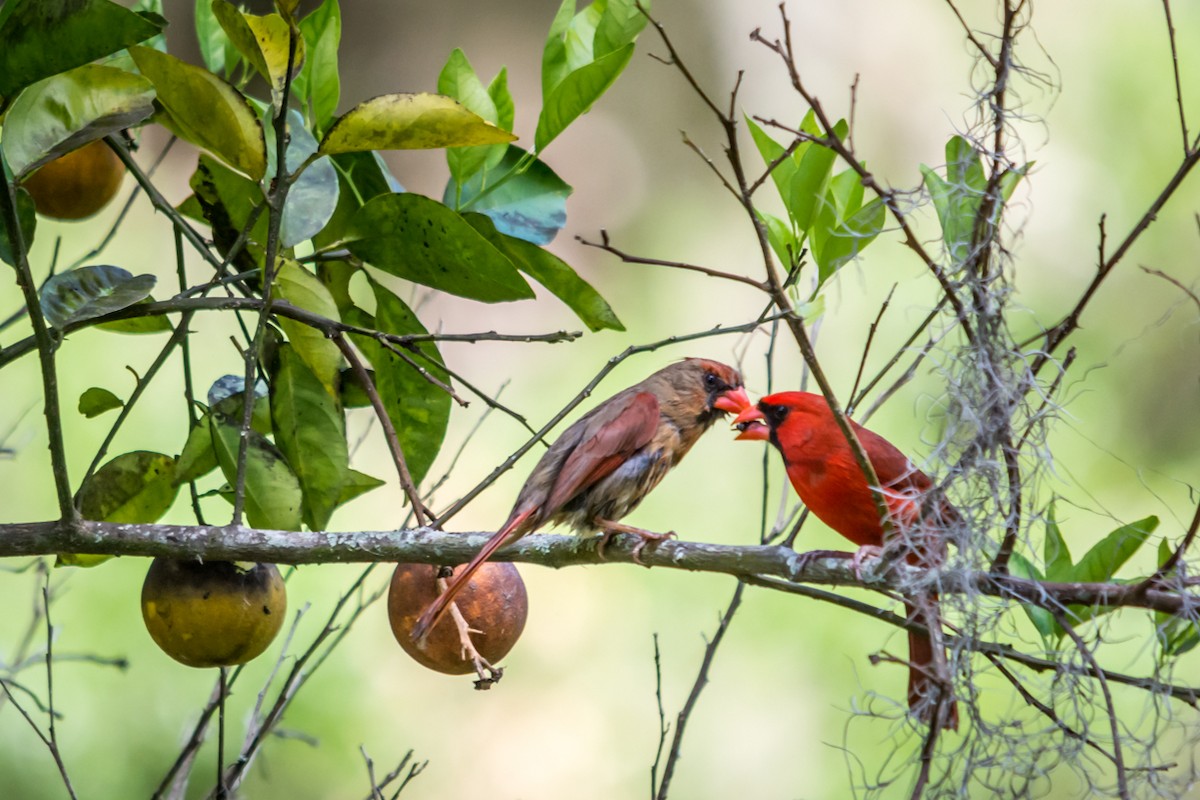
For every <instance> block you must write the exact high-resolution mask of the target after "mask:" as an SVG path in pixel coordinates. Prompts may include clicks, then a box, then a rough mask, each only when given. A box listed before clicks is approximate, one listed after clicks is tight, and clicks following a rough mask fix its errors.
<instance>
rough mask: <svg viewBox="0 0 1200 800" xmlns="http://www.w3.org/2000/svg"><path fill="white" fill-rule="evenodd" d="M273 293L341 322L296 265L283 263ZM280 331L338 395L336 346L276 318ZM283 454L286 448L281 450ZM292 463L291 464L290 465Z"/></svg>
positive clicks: (321, 289) (315, 282)
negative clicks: (281, 330)
mask: <svg viewBox="0 0 1200 800" xmlns="http://www.w3.org/2000/svg"><path fill="white" fill-rule="evenodd" d="M275 292H276V294H277V296H278V297H279V299H281V300H286V301H287V302H289V303H291V304H292V305H294V306H296V307H297V308H302V309H304V310H305V311H311V312H313V313H314V314H319V315H320V316H322V317H325V318H326V319H330V320H333V321H335V322H336V321H340V319H341V315H340V314H339V313H338V308H337V303H335V302H334V300H333V296H332V295H331V294H330V293H329V290H328V289H326V288H325V286H324V284H322V283H321V281H320V280H319V279H318V278H317V276H316V275H314V274H312V273H311V272H309V271H308V270H307V269H305V268H304V267H303V266H301V265H300V264H298V263H296V262H295V261H282V262H281V263H280V266H279V269H278V271H277V272H276V273H275ZM276 319H277V321H278V323H279V327H281V328H283V332H284V333H285V334H287V337H288V341H290V342H291V343H292V345H293V346H294V347H295V351H296V354H297V355H298V356H299V357H300V358H301V359H303V361H304V362H305V363H306V364H308V367H309V369H310V370H312V373H313V374H314V375H315V376H316V377H317V379H318V380H319V381H320V383H321V384H322V385H323V386H324V387H325V389H326V391H328V392H329V393H330V394H331V395H333V394H335V393H336V391H337V377H338V367H339V366H341V363H342V353H341V351H340V350H338V347H337V345H336V344H334V343H333V342H332V341H330V340H329V339H328V338H326V336H325V334H324V333H323V332H321V331H319V330H317V329H316V328H311V327H309V326H308V325H305V324H303V323H300V322H296V321H295V320H292V319H288V318H287V317H283V316H280V317H277V318H276ZM284 452H285V453H286V452H287V450H286V448H285V449H284ZM292 463H294V462H292Z"/></svg>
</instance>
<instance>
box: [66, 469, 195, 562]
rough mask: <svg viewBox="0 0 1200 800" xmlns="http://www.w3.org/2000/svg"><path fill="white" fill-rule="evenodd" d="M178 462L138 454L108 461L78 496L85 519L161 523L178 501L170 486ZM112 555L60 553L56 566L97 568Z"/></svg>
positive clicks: (80, 509)
mask: <svg viewBox="0 0 1200 800" xmlns="http://www.w3.org/2000/svg"><path fill="white" fill-rule="evenodd" d="M174 465H175V459H173V458H171V457H170V456H167V455H163V454H162V453H151V452H147V451H135V452H132V453H125V454H123V455H119V456H117V457H116V458H114V459H113V460H112V461H109V462H108V463H107V464H105V465H104V466H102V467H100V469H98V470H96V472H95V473H94V474H93V475H92V476H91V477H90V478H89V479H88V480H86V481H85V482H84V484H83V486H81V487H80V489H79V496H78V497H77V500H78V503H79V512H80V514H82V515H83V517H84V519H91V520H97V521H100V522H125V523H132V524H149V523H153V522H158V520H159V519H160V518H161V517H162V515H163V514H165V513H167V511H168V510H169V509H170V508H171V505H172V504H173V503H174V502H175V495H176V494H177V493H178V488H177V487H176V486H175V485H174V484H172V483H171V474H172V473H173V471H174ZM110 558H112V556H98V555H89V554H86V553H60V554H59V556H58V559H57V560H56V561H55V564H54V566H56V567H94V566H96V565H98V564H103V563H104V562H105V561H108V560H109V559H110Z"/></svg>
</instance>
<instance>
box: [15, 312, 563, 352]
mask: <svg viewBox="0 0 1200 800" xmlns="http://www.w3.org/2000/svg"><path fill="white" fill-rule="evenodd" d="M262 307H263V300H262V298H259V297H175V298H172V299H170V300H161V301H158V302H154V303H138V304H135V305H132V306H129V307H127V308H123V309H121V310H120V311H114V312H113V313H111V314H106V315H104V316H102V317H92V318H90V319H86V320H82V321H80V322H78V323H73V324H70V325H67V326H66V329H65V330H64V331H63V332H62V334H63V335H64V336H66V335H69V334H71V333H74V332H75V331H77V330H81V329H83V328H90V327H93V326H95V325H98V324H100V323H102V322H113V321H115V320H122V319H135V318H138V317H161V316H164V315H166V314H174V313H186V312H196V311H261V310H262ZM271 313H272V314H274V315H276V316H280V317H287V318H288V319H293V320H295V321H296V322H299V323H301V324H302V325H307V326H309V327H310V328H315V329H316V330H319V331H321V332H323V333H325V334H326V335H329V336H332V335H333V334H336V333H356V334H360V335H363V336H370V337H372V338H376V339H379V340H381V341H385V342H390V343H392V344H396V345H399V346H401V347H408V346H410V345H412V344H414V343H416V342H427V341H436V342H469V343H472V344H474V343H477V342H521V343H529V342H547V343H550V344H555V343H558V342H570V341H574V340H575V339H578V338H579V337H581V336H583V333H582V332H581V331H561V330H560V331H555V332H552V333H514V334H508V333H497V332H496V331H481V332H478V333H421V334H394V333H388V332H387V331H377V330H374V329H371V328H362V327H359V326H358V325H350V324H349V323H345V322H340V321H338V320H335V319H329V318H328V317H323V316H321V315H320V314H316V313H313V312H312V311H308V310H306V309H303V308H300V307H299V306H294V305H292V304H291V303H288V302H287V301H284V300H277V301H275V302H274V303H272V304H271ZM35 349H36V343H35V342H34V340H33V337H32V336H30V337H27V338H25V339H22V340H20V341H17V342H13V343H12V344H11V345H9V346H8V347H0V367H2V366H4V365H5V364H7V363H9V362H10V361H13V360H15V359H17V358H20V357H21V356H23V355H26V354H27V353H30V352H33V350H35Z"/></svg>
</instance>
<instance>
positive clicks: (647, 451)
mask: <svg viewBox="0 0 1200 800" xmlns="http://www.w3.org/2000/svg"><path fill="white" fill-rule="evenodd" d="M749 406H750V399H749V398H748V397H747V396H746V390H745V389H743V388H742V376H741V375H739V374H738V371H737V370H735V369H734V368H733V367H730V366H727V365H725V364H721V363H719V362H716V361H707V360H705V359H702V358H687V359H684V360H683V361H680V362H678V363H676V364H672V365H670V366H669V367H664V368H663V369H660V370H659V371H658V372H656V373H654V374H653V375H651V376H650V377H648V378H646V379H645V380H644V381H642V382H641V383H638V384H634V385H633V386H630V387H629V388H628V389H626V390H625V391H623V392H620V393H618V394H616V395H614V396H612V397H610V398H609V399H608V400H605V401H604V402H603V403H601V404H600V405H598V406H596V407H595V408H593V409H592V410H591V411H590V412H588V413H587V414H585V415H584V416H583V417H581V418H580V419H579V420H578V421H577V422H576V423H575V424H574V425H572V426H571V427H569V428H567V430H566V431H564V432H563V434H562V436H560V437H559V438H558V441H556V442H555V443H554V444H553V446H551V447H550V449H549V450H547V451H546V453H545V455H543V456H542V460H541V461H539V462H538V463H537V466H536V467H534V468H533V474H531V475H530V476H529V479H528V480H526V481H525V486H524V487H522V489H521V493H520V494H519V495H517V502H516V505H514V506H513V510H512V513H511V514H509V515H508V521H507V522H505V523H504V525H503V527H501V528H500V530H499V531H497V532H496V533H495V535H494V536H492V538H490V539H488V540H487V543H485V544H484V546H483V549H482V550H480V551H479V553H478V555H476V556H475V557H474V558H473V559H471V561H470V562H469V563H468V564H467V566H466V567H465V568H464V569H463V570H461V571H460V572H458V573H457V574H455V576H454V577H453V579H451V581H450V583H449V585H448V586H447V587H446V591H445V592H443V593H442V594H441V596H439V597H438V599H437V600H436V601H434V602H433V603H431V604H430V606H429V608H427V609H426V610H425V611H424V613H422V614H421V618H420V619H418V620H417V624H416V626H414V628H413V632H412V637H413V639H415V640H417V641H420V640H421V639H423V638H424V637H425V635H426V634H427V633H428V632H429V630H430V629H431V628H432V627H433V626H434V625H435V624H436V623H437V621H438V619H440V618H441V616H442V614H443V613H445V611H446V608H447V606H449V605H450V601H451V600H453V599H454V596H455V595H456V594H458V592H459V591H460V590H461V589H462V588H463V587H464V586H466V584H467V581H468V580H470V578H471V575H472V574H474V572H475V570H477V569H479V567H480V565H481V564H483V562H485V561H487V560H488V558H490V557H491V555H492V554H493V553H495V552H496V551H497V550H499V549H500V548H501V547H503V546H504V545H506V544H509V543H510V542H514V541H516V540H517V539H519V538H521V537H522V536H524V535H525V534H527V533H530V532H532V531H535V530H537V529H538V528H540V527H542V526H543V525H546V524H549V523H560V522H561V523H566V524H567V525H570V526H571V527H572V528H574V529H575V530H577V531H579V532H580V533H584V532H588V531H593V530H599V531H603V532H604V534H605V536H606V537H608V536H612V535H613V534H614V533H632V534H635V535H638V536H641V537H642V538H643V544H644V543H645V540H648V539H658V538H662V537H661V536H656V535H655V534H651V533H650V532H648V531H643V530H640V529H638V528H631V527H629V526H628V525H620V524H618V522H617V520H619V519H621V518H622V517H624V516H625V515H626V514H628V513H629V512H630V511H633V509H634V508H636V507H637V504H638V503H640V502H641V501H642V498H643V497H645V496H646V495H647V494H649V493H650V490H651V489H653V488H654V487H655V486H657V485H658V482H659V481H661V480H662V479H663V477H664V476H665V475H666V474H667V472H669V471H670V470H671V468H672V467H674V466H675V465H676V464H678V463H679V462H680V460H682V459H683V457H684V456H685V455H687V452H688V450H690V449H692V445H694V444H695V443H696V440H697V439H699V438H700V434H702V433H704V431H706V430H708V428H709V426H711V425H712V424H713V423H714V422H716V421H717V419H718V418H720V417H722V416H723V415H724V414H725V413H726V412H730V413H734V414H737V413H739V412H741V411H742V410H743V409H746V408H748V407H749Z"/></svg>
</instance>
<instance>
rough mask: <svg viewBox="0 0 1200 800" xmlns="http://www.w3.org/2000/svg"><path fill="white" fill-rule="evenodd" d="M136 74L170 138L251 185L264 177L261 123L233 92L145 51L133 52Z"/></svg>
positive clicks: (164, 56) (174, 60)
mask: <svg viewBox="0 0 1200 800" xmlns="http://www.w3.org/2000/svg"><path fill="white" fill-rule="evenodd" d="M129 54H130V55H132V56H133V60H134V62H135V63H136V64H137V66H138V70H139V71H141V73H142V74H143V75H145V76H146V77H147V78H149V79H150V81H151V83H153V84H154V89H155V91H156V92H157V93H158V102H159V103H160V104H161V105H162V107H163V109H164V111H165V112H166V113H165V114H163V115H159V116H158V117H157V118H156V119H158V121H159V122H161V123H162V124H163V125H165V126H166V127H168V128H169V129H170V130H171V132H172V133H174V134H176V135H177V136H179V137H180V138H181V139H185V140H187V141H189V142H191V143H192V144H194V145H196V146H197V147H200V148H202V149H204V150H208V151H209V152H211V153H212V154H213V155H215V156H216V157H217V158H219V159H221V160H222V161H224V162H225V163H226V164H228V165H229V166H231V167H233V168H234V169H236V170H239V171H241V172H244V173H245V174H246V175H249V176H250V177H251V178H253V179H254V180H256V181H257V180H261V179H262V177H263V175H264V174H266V171H267V150H266V143H265V142H264V139H263V128H262V123H261V122H259V119H258V114H257V113H256V112H255V111H254V108H253V107H252V106H251V105H250V103H249V101H248V100H246V98H245V97H244V96H243V95H242V94H241V92H239V91H238V90H237V89H235V88H233V87H232V86H230V85H229V84H228V83H226V82H225V81H223V80H221V79H220V78H218V77H217V76H216V75H213V74H212V73H211V72H209V71H208V70H205V69H201V68H200V67H193V66H192V65H191V64H186V63H184V62H183V61H180V60H179V59H177V58H175V57H174V56H169V55H167V54H166V53H160V52H158V51H157V50H151V49H149V48H146V47H132V48H130V49H129Z"/></svg>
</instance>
